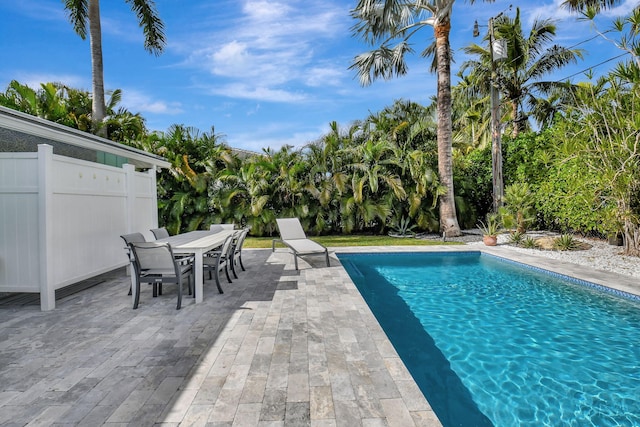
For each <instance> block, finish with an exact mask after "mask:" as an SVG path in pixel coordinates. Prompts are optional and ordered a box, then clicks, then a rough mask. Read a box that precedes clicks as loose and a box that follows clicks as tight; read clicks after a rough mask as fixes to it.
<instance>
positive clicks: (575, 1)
mask: <svg viewBox="0 0 640 427" xmlns="http://www.w3.org/2000/svg"><path fill="white" fill-rule="evenodd" d="M620 3H622V0H565V1H564V2H563V3H562V5H563V6H565V7H567V8H568V9H570V10H580V11H584V10H586V9H588V8H592V9H595V10H601V9H609V8H612V7H614V6H617V5H619V4H620Z"/></svg>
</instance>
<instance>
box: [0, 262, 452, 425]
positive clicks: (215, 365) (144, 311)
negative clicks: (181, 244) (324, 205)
mask: <svg viewBox="0 0 640 427" xmlns="http://www.w3.org/2000/svg"><path fill="white" fill-rule="evenodd" d="M309 258H310V260H309V262H310V263H307V262H304V261H302V262H301V263H300V266H301V270H300V271H299V272H296V271H295V270H294V268H293V259H292V257H291V255H290V254H289V253H288V252H286V251H284V250H278V251H276V252H275V253H273V252H271V250H246V249H245V250H244V251H243V261H244V264H245V267H247V271H240V272H239V273H238V275H239V278H238V279H236V280H234V281H233V283H231V284H229V283H227V282H226V280H224V279H222V286H223V289H224V291H225V293H224V294H222V295H221V294H218V292H217V290H216V289H215V285H214V284H213V282H212V281H211V280H206V282H205V295H204V301H203V302H202V303H201V304H195V303H194V300H193V299H192V298H191V297H189V296H185V297H184V298H183V306H182V309H181V310H175V297H176V290H175V288H172V287H171V286H168V285H165V286H164V287H163V291H164V292H163V294H164V295H162V296H159V297H157V298H152V296H151V289H150V287H147V286H143V288H142V292H141V299H140V306H139V308H138V309H137V310H133V309H132V308H131V305H132V302H131V297H130V296H128V295H127V291H128V288H129V278H128V277H127V276H126V274H125V269H124V268H123V269H118V270H115V271H113V272H109V273H106V274H104V275H101V276H99V277H97V278H93V279H92V282H94V284H95V285H94V286H92V287H88V288H87V287H86V286H81V284H79V287H78V289H80V290H79V291H78V292H75V293H73V289H67V290H65V292H64V294H60V295H61V296H60V298H59V299H58V300H57V302H56V309H55V310H53V311H50V312H41V311H40V307H39V304H38V302H37V301H35V302H34V301H33V298H29V297H20V298H15V297H13V298H12V299H11V301H8V300H6V299H5V300H4V301H2V302H0V425H2V426H25V425H29V426H40V425H43V426H45V425H46V426H54V425H55V426H97V425H107V426H121V425H122V426H124V425H129V426H131V425H135V426H146V425H149V426H153V425H162V426H174V425H175V426H178V425H184V426H187V425H189V426H230V427H231V426H233V427H240V426H250V427H253V426H261V427H270V426H295V427H297V426H312V427H337V426H348V427H352V426H358V425H361V426H387V427H390V426H402V427H405V426H412V425H416V426H439V425H440V423H439V422H438V420H437V417H436V416H435V415H434V414H433V412H432V411H431V410H430V407H429V405H428V403H427V402H426V400H425V399H424V396H423V395H422V393H421V392H420V390H419V389H418V387H417V385H416V384H415V382H414V381H413V379H412V378H411V376H410V375H409V373H408V371H407V370H406V368H405V367H404V365H403V364H402V362H401V360H400V359H399V358H398V355H397V353H396V352H395V350H394V348H393V346H392V345H391V344H390V343H389V341H388V340H387V338H386V336H385V334H384V332H383V331H382V329H381V328H380V326H379V325H378V323H377V321H376V320H375V317H374V316H373V315H372V314H371V312H370V311H369V309H368V307H367V306H366V304H365V303H364V301H363V300H362V298H361V296H360V294H359V293H358V291H357V290H356V289H355V286H354V285H353V283H351V281H350V279H349V278H348V276H347V275H346V272H345V271H344V270H343V269H342V267H340V266H339V262H338V261H337V259H336V258H332V265H333V266H332V267H329V268H327V267H324V266H323V262H322V261H323V260H319V262H318V263H316V262H315V261H313V260H311V258H312V257H309ZM205 279H207V277H206V276H205Z"/></svg>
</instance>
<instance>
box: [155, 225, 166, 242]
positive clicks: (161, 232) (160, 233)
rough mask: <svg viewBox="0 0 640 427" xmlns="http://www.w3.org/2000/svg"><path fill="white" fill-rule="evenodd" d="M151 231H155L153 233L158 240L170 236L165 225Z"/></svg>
mask: <svg viewBox="0 0 640 427" xmlns="http://www.w3.org/2000/svg"><path fill="white" fill-rule="evenodd" d="M151 232H152V233H153V235H154V237H155V238H156V240H158V239H164V238H165V237H169V232H168V231H167V229H166V228H164V227H160V228H152V229H151Z"/></svg>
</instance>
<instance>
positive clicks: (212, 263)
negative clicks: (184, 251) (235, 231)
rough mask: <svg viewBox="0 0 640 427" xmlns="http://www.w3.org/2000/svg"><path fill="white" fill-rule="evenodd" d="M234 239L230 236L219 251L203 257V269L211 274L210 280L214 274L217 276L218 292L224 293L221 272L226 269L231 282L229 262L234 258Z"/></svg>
mask: <svg viewBox="0 0 640 427" xmlns="http://www.w3.org/2000/svg"><path fill="white" fill-rule="evenodd" d="M233 239H234V235H230V236H228V237H227V238H226V239H225V241H224V243H223V244H222V246H220V248H219V249H217V250H213V251H209V252H207V253H205V254H204V256H203V257H202V269H203V271H204V270H206V271H208V272H209V279H211V278H212V272H213V274H214V275H215V279H216V286H217V287H218V292H220V293H221V294H222V293H224V291H223V290H222V287H221V286H220V270H222V269H223V268H224V272H225V274H226V275H227V280H228V281H229V283H232V282H231V276H229V262H230V260H231V257H232V256H233V246H232V244H233Z"/></svg>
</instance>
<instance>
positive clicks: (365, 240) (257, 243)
mask: <svg viewBox="0 0 640 427" xmlns="http://www.w3.org/2000/svg"><path fill="white" fill-rule="evenodd" d="M310 238H311V239H313V240H314V241H316V242H318V243H320V244H321V245H323V246H328V247H341V246H435V245H461V244H463V243H459V242H442V241H440V240H423V239H411V238H402V239H400V238H396V237H390V236H371V235H336V236H310ZM272 240H273V237H251V236H247V239H246V240H245V241H244V247H245V248H271V242H272ZM283 247H285V246H284V245H283V244H282V243H276V248H283Z"/></svg>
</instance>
